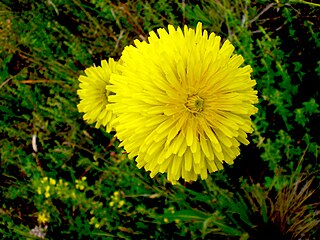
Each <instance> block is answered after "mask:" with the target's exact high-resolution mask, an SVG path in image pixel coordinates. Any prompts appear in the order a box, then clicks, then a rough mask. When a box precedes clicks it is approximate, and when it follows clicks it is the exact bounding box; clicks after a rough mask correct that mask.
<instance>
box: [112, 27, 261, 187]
mask: <svg viewBox="0 0 320 240" xmlns="http://www.w3.org/2000/svg"><path fill="white" fill-rule="evenodd" d="M134 43H135V47H134V46H128V47H126V48H125V49H124V51H123V54H122V57H121V61H122V62H123V64H121V65H118V68H119V70H120V71H121V74H112V75H111V80H110V83H111V84H112V85H108V86H107V89H109V90H110V91H112V92H114V93H115V95H112V96H110V97H109V102H110V103H111V104H109V105H108V106H107V109H109V110H112V111H113V113H114V114H115V116H116V119H115V126H116V131H117V136H118V138H119V139H120V140H121V141H122V145H123V146H124V148H125V150H126V151H127V152H128V153H129V157H135V156H137V158H136V162H137V165H138V167H139V168H141V167H144V168H145V169H146V170H147V171H151V174H150V175H151V177H154V176H155V175H156V174H157V173H158V172H160V173H167V178H168V180H169V181H171V182H173V183H174V182H176V181H177V180H178V179H179V178H180V177H182V178H183V179H185V180H186V181H190V180H196V179H197V177H198V176H201V178H202V179H205V178H207V176H208V172H209V173H211V172H214V171H217V170H219V169H222V168H223V165H222V163H223V161H225V162H227V163H228V164H232V163H233V160H234V159H235V158H236V156H238V155H239V153H240V152H239V145H240V143H243V144H248V143H249V142H248V140H247V133H250V132H252V127H251V120H250V115H252V114H254V113H256V111H257V108H256V107H255V106H254V105H253V104H254V103H257V102H258V99H257V91H255V90H253V86H254V85H255V84H256V82H255V81H254V80H251V78H250V73H251V72H252V69H251V67H250V66H244V67H240V66H241V64H242V63H243V62H244V60H243V58H242V56H239V55H232V53H233V51H234V47H233V46H232V45H231V44H230V42H229V41H225V42H224V44H223V45H222V46H221V47H220V37H218V36H215V35H214V34H213V33H211V34H210V35H208V33H207V31H203V30H202V25H201V23H199V24H198V25H197V28H196V30H195V31H194V30H193V29H190V28H188V27H186V26H185V27H184V31H182V30H181V29H180V28H178V29H175V28H174V27H173V26H171V25H169V27H168V32H167V31H166V30H165V29H158V30H157V33H155V32H150V36H149V38H148V42H144V41H143V42H140V41H138V40H136V41H135V42H134Z"/></svg>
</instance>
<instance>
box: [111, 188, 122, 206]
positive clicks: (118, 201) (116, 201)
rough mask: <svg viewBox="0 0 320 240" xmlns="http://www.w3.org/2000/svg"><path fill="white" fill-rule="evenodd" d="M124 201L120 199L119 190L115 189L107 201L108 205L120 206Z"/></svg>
mask: <svg viewBox="0 0 320 240" xmlns="http://www.w3.org/2000/svg"><path fill="white" fill-rule="evenodd" d="M124 203H125V201H124V200H123V199H121V196H120V193H119V191H115V192H114V193H113V196H111V201H110V202H109V206H110V207H116V208H121V207H122V206H123V205H124Z"/></svg>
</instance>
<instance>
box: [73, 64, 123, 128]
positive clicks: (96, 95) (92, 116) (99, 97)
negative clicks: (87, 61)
mask: <svg viewBox="0 0 320 240" xmlns="http://www.w3.org/2000/svg"><path fill="white" fill-rule="evenodd" d="M116 65H117V62H115V61H114V60H113V59H112V58H110V59H109V62H107V61H106V60H103V61H101V66H99V67H89V68H87V69H86V70H85V71H84V72H85V74H86V75H87V76H80V77H79V81H80V84H79V88H80V89H79V90H78V91H77V93H78V96H79V98H80V99H81V101H80V103H79V104H78V110H79V112H83V113H85V114H84V116H83V118H84V120H86V121H87V122H88V123H89V124H91V123H95V122H96V125H95V127H96V128H99V127H100V126H101V125H102V126H106V128H107V131H108V132H110V131H111V130H112V120H113V119H114V116H113V114H112V112H111V111H108V110H107V109H106V106H107V104H108V97H109V95H110V94H111V92H110V91H108V90H107V89H106V86H107V85H108V84H109V80H110V75H111V74H112V73H114V72H117V70H116Z"/></svg>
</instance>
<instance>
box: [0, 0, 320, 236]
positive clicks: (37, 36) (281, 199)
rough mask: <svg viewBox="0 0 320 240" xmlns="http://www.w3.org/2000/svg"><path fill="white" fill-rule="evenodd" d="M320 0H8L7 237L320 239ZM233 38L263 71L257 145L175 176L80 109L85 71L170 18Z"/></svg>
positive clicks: (1, 56)
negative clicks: (211, 168)
mask: <svg viewBox="0 0 320 240" xmlns="http://www.w3.org/2000/svg"><path fill="white" fill-rule="evenodd" d="M315 2H316V1H311V0H310V1H274V2H272V1H265V0H256V1H244V0H236V1H230V0H222V1H205V0H202V1H165V0H161V1H142V0H134V1H102V0H86V1H78V0H70V1H67V2H66V1H61V0H52V1H26V0H15V1H9V0H4V1H2V2H1V3H0V146H1V148H0V159H1V175H0V183H1V186H0V187H1V198H0V226H1V227H0V235H2V236H4V238H5V239H21V238H29V239H32V238H46V239H57V238H61V239H68V238H70V237H74V238H76V239H113V238H124V239H133V238H134V239H153V238H154V239H186V238H187V239H201V238H203V239H211V238H215V239H319V236H320V232H319V229H320V228H319V226H320V224H319V204H318V201H319V192H318V191H319V189H318V188H319V180H320V179H319V176H318V175H319V174H318V173H319V144H320V139H319V136H320V127H319V124H318V120H319V115H320V109H319V104H320V103H319V99H320V97H319V89H318V88H317V87H315V86H317V81H319V79H320V57H319V56H320V44H319V43H320V35H319V34H320V33H319V27H320V22H319V18H318V16H319V15H320V7H319V6H318V4H317V3H315ZM198 21H201V22H202V23H203V27H204V28H205V29H207V30H208V31H209V32H215V33H216V34H217V35H220V36H222V38H223V40H226V39H229V40H230V41H231V42H232V43H233V44H234V45H235V48H236V51H237V52H238V53H239V54H242V55H243V57H244V59H245V60H246V64H250V65H251V66H252V68H253V70H254V71H253V78H254V79H256V81H257V90H258V93H259V99H260V102H259V104H258V105H257V107H258V108H259V112H258V113H257V114H256V115H255V116H254V117H253V121H254V128H255V131H254V133H253V134H252V135H251V136H250V138H251V139H250V141H251V144H250V145H249V146H244V147H242V149H241V155H240V156H239V157H238V158H237V159H236V160H235V164H234V165H232V166H228V165H226V166H225V169H224V170H222V171H219V172H217V173H214V174H212V175H211V176H210V178H209V179H207V180H206V181H197V182H191V183H185V184H178V185H175V186H172V185H171V184H170V183H168V182H167V180H166V178H165V176H162V175H158V176H156V177H155V178H154V179H152V178H150V177H149V176H148V173H146V172H144V170H139V169H138V168H137V167H136V166H135V163H134V160H132V159H128V157H127V155H126V154H125V153H124V150H123V149H122V148H120V147H119V142H118V141H117V139H116V138H115V137H114V133H107V132H106V131H105V129H103V128H100V129H95V128H94V126H93V125H92V126H90V125H87V124H86V123H85V122H84V121H83V119H82V115H81V114H80V113H79V112H78V110H77V107H76V106H77V104H78V102H79V99H78V97H77V95H76V91H77V89H78V76H79V75H81V74H82V71H83V70H84V69H85V68H87V67H89V66H92V65H93V64H96V65H98V64H100V61H101V60H102V59H107V58H108V57H113V58H115V59H118V58H119V57H120V56H121V52H122V50H123V49H124V47H125V46H127V45H129V44H132V43H133V40H134V39H140V40H145V39H146V37H147V34H148V32H149V31H151V30H153V29H155V28H158V27H166V26H167V25H168V24H172V25H174V26H183V25H184V24H188V26H190V27H195V26H196V23H197V22H198Z"/></svg>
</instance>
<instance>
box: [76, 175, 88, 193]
mask: <svg viewBox="0 0 320 240" xmlns="http://www.w3.org/2000/svg"><path fill="white" fill-rule="evenodd" d="M86 180H87V177H85V176H84V177H82V178H81V179H80V180H76V189H79V190H81V191H83V190H84V188H85V181H86Z"/></svg>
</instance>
